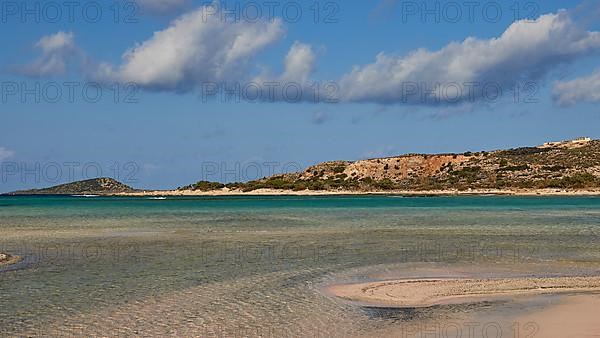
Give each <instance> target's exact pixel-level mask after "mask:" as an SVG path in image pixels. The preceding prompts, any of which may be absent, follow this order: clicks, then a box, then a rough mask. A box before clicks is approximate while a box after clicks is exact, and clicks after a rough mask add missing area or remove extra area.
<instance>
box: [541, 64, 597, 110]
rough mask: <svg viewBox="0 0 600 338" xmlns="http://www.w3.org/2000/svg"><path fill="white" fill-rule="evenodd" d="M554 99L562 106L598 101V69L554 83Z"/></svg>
mask: <svg viewBox="0 0 600 338" xmlns="http://www.w3.org/2000/svg"><path fill="white" fill-rule="evenodd" d="M552 93H553V97H554V100H555V101H556V102H557V103H558V104H560V105H564V106H568V105H573V104H576V103H578V102H600V70H598V71H596V72H595V73H593V74H592V75H589V76H585V77H580V78H577V79H574V80H571V81H558V82H556V83H555V84H554V87H553V90H552Z"/></svg>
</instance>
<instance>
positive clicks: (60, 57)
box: [19, 31, 77, 77]
mask: <svg viewBox="0 0 600 338" xmlns="http://www.w3.org/2000/svg"><path fill="white" fill-rule="evenodd" d="M34 47H35V48H36V49H38V50H39V51H40V53H41V55H40V56H39V57H38V58H37V59H36V60H34V61H33V62H31V63H29V64H27V65H24V66H22V67H19V72H20V73H21V74H23V75H26V76H31V77H45V76H53V75H62V74H64V73H65V72H66V71H67V65H68V62H69V60H70V58H71V57H72V56H73V55H75V53H76V51H77V49H76V46H75V42H74V35H73V33H72V32H63V31H60V32H58V33H56V34H52V35H47V36H44V37H42V38H41V39H40V40H39V41H37V42H36V43H35V45H34Z"/></svg>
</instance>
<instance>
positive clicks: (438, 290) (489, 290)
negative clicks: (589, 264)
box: [328, 277, 600, 308]
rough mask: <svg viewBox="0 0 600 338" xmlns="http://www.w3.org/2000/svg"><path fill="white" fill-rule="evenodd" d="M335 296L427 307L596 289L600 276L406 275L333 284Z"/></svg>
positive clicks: (401, 305) (362, 300)
mask: <svg viewBox="0 0 600 338" xmlns="http://www.w3.org/2000/svg"><path fill="white" fill-rule="evenodd" d="M328 291H329V292H331V293H332V294H334V295H336V296H337V297H340V298H343V299H346V300H351V301H354V302H359V303H363V304H368V305H375V306H388V307H398V308H416V307H429V306H434V305H443V304H457V303H468V302H474V301H482V300H490V299H497V298H500V297H513V298H514V297H519V296H529V295H541V294H557V293H576V292H596V291H600V277H558V278H504V279H407V280H395V281H382V282H373V283H360V284H347V285H333V286H330V287H329V288H328Z"/></svg>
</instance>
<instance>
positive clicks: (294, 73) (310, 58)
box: [253, 41, 319, 102]
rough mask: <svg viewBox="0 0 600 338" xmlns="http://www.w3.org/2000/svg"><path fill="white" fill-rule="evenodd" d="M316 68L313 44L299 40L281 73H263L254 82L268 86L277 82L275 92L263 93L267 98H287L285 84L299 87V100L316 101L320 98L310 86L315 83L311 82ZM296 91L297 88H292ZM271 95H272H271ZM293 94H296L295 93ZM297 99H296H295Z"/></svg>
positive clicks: (292, 48) (289, 53) (291, 50)
mask: <svg viewBox="0 0 600 338" xmlns="http://www.w3.org/2000/svg"><path fill="white" fill-rule="evenodd" d="M315 68H316V55H315V52H314V50H313V48H312V46H311V45H308V44H305V43H301V42H299V41H296V42H294V44H293V45H292V47H290V50H289V51H288V53H287V55H286V56H285V59H284V69H283V72H282V73H281V74H269V73H266V74H262V75H260V76H257V77H256V78H254V80H253V82H254V83H257V84H258V85H260V86H261V87H263V89H264V88H266V84H267V83H276V84H277V85H276V87H275V89H274V90H273V93H270V94H268V95H267V94H266V93H263V98H264V99H265V100H274V101H280V100H287V99H286V98H284V97H283V95H284V93H283V91H284V89H283V88H285V86H288V85H292V84H293V85H295V86H294V87H295V88H299V89H300V90H301V92H299V95H300V97H299V98H298V100H297V101H298V102H299V101H316V100H318V99H319V98H318V97H315V96H316V94H315V92H314V89H313V90H311V89H310V88H309V87H310V86H311V85H312V84H313V83H312V82H311V75H312V74H313V73H314V71H315ZM292 91H294V92H295V90H292ZM269 95H272V97H271V96H269ZM292 96H294V97H295V96H296V95H295V93H294V94H292ZM294 101H296V100H294Z"/></svg>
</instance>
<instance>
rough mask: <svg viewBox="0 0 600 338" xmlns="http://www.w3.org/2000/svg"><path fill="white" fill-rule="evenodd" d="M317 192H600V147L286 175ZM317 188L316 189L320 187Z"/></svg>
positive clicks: (347, 165) (331, 166)
mask: <svg viewBox="0 0 600 338" xmlns="http://www.w3.org/2000/svg"><path fill="white" fill-rule="evenodd" d="M282 178H284V179H287V180H296V181H299V182H300V183H301V182H302V181H305V182H307V183H308V184H309V185H311V184H312V183H313V182H317V183H316V185H317V188H318V189H320V186H321V185H322V184H320V183H323V184H324V185H325V186H326V187H332V188H335V189H346V188H347V189H359V190H364V189H369V188H371V187H375V188H380V189H384V190H385V189H388V190H389V189H409V190H425V189H468V188H492V189H502V188H590V187H599V186H600V141H580V142H577V141H566V142H556V143H554V144H551V145H548V144H546V145H544V146H539V147H525V148H516V149H510V150H498V151H492V152H477V153H464V154H439V155H424V154H410V155H403V156H398V157H388V158H379V159H369V160H361V161H356V162H348V161H334V162H326V163H321V164H318V165H315V166H312V167H310V168H308V169H307V170H306V171H304V172H303V173H300V174H291V175H285V176H284V177H282ZM319 182H320V183H319Z"/></svg>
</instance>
